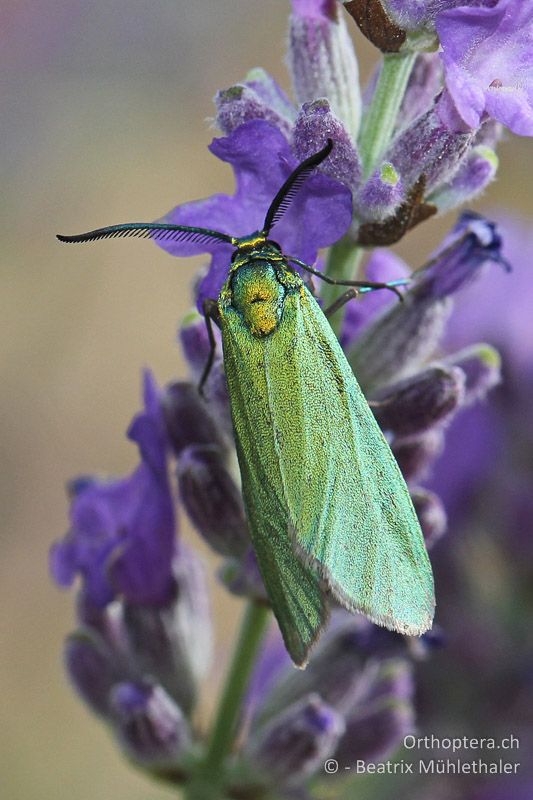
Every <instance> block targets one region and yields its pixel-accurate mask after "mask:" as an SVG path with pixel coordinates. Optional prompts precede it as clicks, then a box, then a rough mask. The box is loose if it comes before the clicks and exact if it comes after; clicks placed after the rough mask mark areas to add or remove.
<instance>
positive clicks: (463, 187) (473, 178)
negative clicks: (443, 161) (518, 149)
mask: <svg viewBox="0 0 533 800" xmlns="http://www.w3.org/2000/svg"><path fill="white" fill-rule="evenodd" d="M497 170H498V156H497V155H496V153H495V152H494V150H491V149H490V148H489V147H486V146H485V145H478V146H477V147H474V148H472V149H471V150H470V152H469V153H468V155H467V157H466V159H465V160H464V161H463V163H462V164H461V166H460V167H459V170H458V171H457V172H456V174H455V175H454V176H453V178H452V179H451V180H450V181H449V182H447V183H444V184H442V185H441V186H439V187H438V188H437V189H436V191H434V192H433V193H432V194H430V195H429V197H428V202H430V203H433V205H435V206H437V208H438V210H439V212H440V213H445V212H446V211H450V210H451V209H452V208H456V207H457V206H460V205H462V204H463V203H468V202H470V200H473V199H474V198H475V197H477V195H479V194H481V193H482V192H483V191H484V190H485V189H486V188H487V186H488V185H489V183H491V182H492V181H493V180H494V178H495V177H496V172H497Z"/></svg>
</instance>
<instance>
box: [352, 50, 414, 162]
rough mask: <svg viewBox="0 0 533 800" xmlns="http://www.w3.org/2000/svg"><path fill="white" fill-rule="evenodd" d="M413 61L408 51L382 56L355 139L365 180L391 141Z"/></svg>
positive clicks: (412, 55)
mask: <svg viewBox="0 0 533 800" xmlns="http://www.w3.org/2000/svg"><path fill="white" fill-rule="evenodd" d="M415 59H416V53H409V52H406V53H385V55H384V56H383V65H382V67H381V71H380V73H379V78H378V82H377V85H376V89H375V91H374V96H373V98H372V103H371V105H370V108H369V109H368V112H367V114H366V115H365V117H364V119H363V124H362V126H361V134H360V136H359V153H360V156H361V161H362V162H363V173H364V177H365V178H368V177H369V176H370V175H371V174H372V172H373V171H374V170H375V168H376V167H377V166H378V164H379V160H380V158H381V157H382V156H383V154H384V152H385V150H386V148H387V145H388V144H389V142H390V140H391V138H392V134H393V131H394V127H395V125H396V119H397V117H398V111H399V110H400V106H401V104H402V100H403V96H404V94H405V90H406V88H407V82H408V80H409V76H410V74H411V70H412V69H413V65H414V63H415Z"/></svg>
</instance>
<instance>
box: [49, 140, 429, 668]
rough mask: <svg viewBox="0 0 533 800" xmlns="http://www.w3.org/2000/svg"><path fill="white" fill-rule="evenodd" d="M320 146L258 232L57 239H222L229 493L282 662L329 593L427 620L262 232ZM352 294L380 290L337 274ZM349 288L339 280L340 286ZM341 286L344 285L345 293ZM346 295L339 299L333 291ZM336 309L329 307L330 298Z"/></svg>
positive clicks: (405, 550) (334, 366) (377, 459)
mask: <svg viewBox="0 0 533 800" xmlns="http://www.w3.org/2000/svg"><path fill="white" fill-rule="evenodd" d="M332 146H333V143H332V142H331V140H328V144H327V145H326V147H324V148H323V149H322V150H321V151H320V152H318V153H316V154H315V155H313V156H311V157H310V158H308V159H306V160H305V161H304V162H302V164H300V165H299V166H298V167H297V168H296V169H295V170H294V172H293V173H292V174H291V175H290V176H289V178H287V180H286V181H285V183H284V184H283V186H282V187H281V188H280V190H279V192H278V194H277V195H276V197H275V198H274V200H273V201H272V204H271V206H270V208H269V210H268V212H267V215H266V218H265V224H264V226H263V229H262V230H261V231H259V232H255V233H253V234H251V235H250V236H246V237H243V238H235V237H231V236H228V235H227V234H224V233H221V232H219V231H210V230H207V229H204V228H193V227H189V226H183V225H170V224H165V223H127V224H124V225H115V226H110V227H106V228H99V229H98V230H94V231H89V232H88V233H84V234H80V235H77V236H59V237H58V238H59V239H60V240H61V241H66V242H85V241H93V240H97V239H105V238H110V237H116V236H141V237H150V238H156V239H157V238H163V237H164V238H172V239H175V240H184V239H186V240H189V241H221V242H226V243H230V244H232V245H233V246H234V247H235V252H234V254H233V258H232V261H231V264H230V266H229V267H228V275H227V279H226V282H225V283H224V286H223V288H222V290H221V292H220V295H219V297H218V299H217V300H211V301H207V303H206V305H205V314H206V322H207V325H208V331H209V335H210V341H211V345H212V347H211V353H210V357H209V360H208V363H207V365H206V369H205V371H204V374H203V377H202V380H201V382H200V388H201V387H202V386H203V384H204V382H205V379H206V377H207V375H208V373H209V369H210V367H211V364H212V361H213V356H214V347H215V339H214V336H213V330H212V327H211V321H212V320H213V321H215V322H216V323H217V324H218V325H219V327H220V329H221V332H222V345H223V354H224V366H225V371H226V376H227V382H228V389H229V396H230V403H231V412H232V418H233V425H234V429H235V438H236V444H237V454H238V459H239V466H240V471H241V476H242V490H243V495H244V501H245V506H246V512H247V516H248V520H249V525H250V531H251V535H252V540H253V545H254V549H255V552H256V555H257V559H258V562H259V567H260V570H261V574H262V577H263V580H264V583H265V586H266V589H267V592H268V595H269V598H270V601H271V604H272V608H273V611H274V614H275V616H276V618H277V621H278V623H279V626H280V629H281V632H282V634H283V638H284V641H285V644H286V647H287V649H288V651H289V653H290V655H291V657H292V659H293V661H294V662H295V663H296V664H297V665H300V666H304V665H305V663H306V661H307V657H308V653H309V650H310V648H311V646H312V645H313V643H314V642H315V641H316V639H317V638H318V636H319V634H320V632H321V630H322V628H323V627H324V625H325V623H326V621H327V619H328V615H329V604H330V598H334V600H336V601H337V602H338V603H340V604H341V605H342V606H344V607H345V608H347V609H348V610H349V611H352V612H361V613H362V614H364V615H366V616H367V617H368V618H369V619H370V620H372V622H375V623H377V624H378V625H383V626H385V627H386V628H389V629H390V630H393V631H398V632H400V633H404V634H409V635H420V634H422V633H423V632H424V631H426V630H428V629H429V628H431V625H432V620H433V613H434V607H435V600H434V590H433V576H432V572H431V565H430V562H429V559H428V555H427V552H426V548H425V545H424V540H423V536H422V532H421V530H420V526H419V523H418V519H417V517H416V513H415V511H414V508H413V505H412V503H411V499H410V497H409V492H408V490H407V486H406V484H405V481H404V479H403V476H402V474H401V472H400V469H399V467H398V465H397V463H396V461H395V459H394V456H393V455H392V453H391V450H390V448H389V446H388V444H387V442H386V440H385V438H384V436H383V434H382V432H381V430H380V428H379V426H378V424H377V422H376V421H375V419H374V416H373V414H372V411H371V410H370V408H369V406H368V403H367V401H366V400H365V397H364V396H363V393H362V391H361V389H360V388H359V386H358V384H357V381H356V379H355V377H354V375H353V372H352V370H351V368H350V366H349V365H348V362H347V361H346V358H345V356H344V353H343V351H342V349H341V347H340V345H339V343H338V341H337V338H336V336H335V335H334V333H333V331H332V329H331V327H330V325H329V323H328V321H327V319H326V316H325V314H324V313H323V312H322V310H321V309H320V307H319V305H318V303H317V302H316V300H315V298H314V297H313V295H312V293H311V292H310V290H309V289H308V288H307V286H306V285H305V283H304V282H303V280H302V278H301V277H300V276H299V274H298V273H297V272H296V270H295V269H294V265H295V264H296V265H298V266H300V267H302V268H303V269H305V270H307V271H308V272H311V273H312V274H315V275H318V276H319V277H321V278H323V279H324V280H329V282H332V283H336V281H332V280H331V279H328V278H327V276H323V275H322V274H321V273H319V272H317V271H316V270H314V269H313V268H312V267H310V266H309V265H306V264H303V263H301V262H299V261H298V260H297V259H293V258H291V257H290V256H287V255H284V254H283V253H282V251H281V249H280V247H279V246H278V245H277V244H276V243H275V242H274V241H272V240H271V239H270V238H269V234H270V231H271V229H272V228H273V227H274V225H275V224H276V222H278V221H279V219H281V217H282V215H283V213H284V211H285V210H286V208H287V207H288V204H289V203H290V200H291V198H292V197H293V196H294V194H295V193H296V192H297V191H298V189H299V187H300V186H301V185H302V183H303V181H304V180H305V178H306V177H307V176H308V175H309V174H310V173H311V172H312V170H313V169H314V168H315V167H316V166H318V164H320V163H321V162H322V161H323V160H324V159H325V158H326V157H327V156H328V155H329V153H330V151H331V149H332ZM341 285H348V286H353V287H358V290H359V291H371V290H374V289H381V288H388V289H392V290H393V291H397V290H396V289H395V284H394V283H389V284H379V283H371V282H361V281H351V282H350V281H347V282H343V283H342V284H341ZM354 294H355V291H354V289H352V290H351V296H353V295H354ZM346 296H350V293H346ZM345 299H346V298H345ZM334 305H335V306H336V307H338V303H336V304H334Z"/></svg>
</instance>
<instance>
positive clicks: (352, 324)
mask: <svg viewBox="0 0 533 800" xmlns="http://www.w3.org/2000/svg"><path fill="white" fill-rule="evenodd" d="M408 274H409V269H408V267H407V264H406V263H405V261H402V259H401V258H400V257H399V256H397V255H396V254H395V253H393V252H392V250H385V249H384V248H378V249H377V250H373V251H372V255H371V256H370V259H369V261H368V264H367V265H366V269H365V276H366V278H368V280H369V281H376V282H378V283H386V282H387V281H392V280H397V279H399V278H406V277H407V276H408ZM394 302H395V298H394V296H393V294H392V293H391V292H369V293H368V294H366V295H365V296H364V297H363V298H359V299H358V300H355V301H354V302H350V303H348V305H347V307H346V315H345V317H344V324H343V328H342V334H341V344H342V346H343V347H344V348H345V349H347V348H349V347H350V346H351V344H352V343H353V342H354V341H355V339H356V338H357V336H359V334H360V333H361V331H362V330H363V329H364V328H365V327H366V326H367V325H368V324H369V323H370V322H371V321H372V320H373V319H374V317H376V316H377V315H378V314H379V313H380V312H381V311H384V310H385V309H386V308H388V307H389V306H391V305H393V304H394Z"/></svg>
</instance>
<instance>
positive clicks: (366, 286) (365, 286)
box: [286, 256, 409, 300]
mask: <svg viewBox="0 0 533 800" xmlns="http://www.w3.org/2000/svg"><path fill="white" fill-rule="evenodd" d="M286 258H287V261H291V262H292V263H293V264H297V265H298V266H299V267H301V268H302V269H305V270H306V271H307V272H310V273H311V275H316V277H317V278H320V279H321V280H323V281H324V282H325V283H329V284H331V285H332V286H355V287H357V288H358V289H360V290H361V292H373V291H376V290H377V289H388V290H389V291H390V292H394V294H395V295H396V296H397V297H398V298H399V299H400V300H403V296H402V294H401V293H400V292H399V291H398V288H397V287H398V286H405V285H406V284H408V283H409V281H408V280H407V279H405V278H399V279H398V280H395V281H389V282H388V283H380V282H377V281H337V280H335V279H334V278H330V277H329V275H324V273H323V272H320V270H318V269H315V268H314V267H311V266H310V265H309V264H306V263H305V262H304V261H300V259H299V258H293V257H292V256H286Z"/></svg>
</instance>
